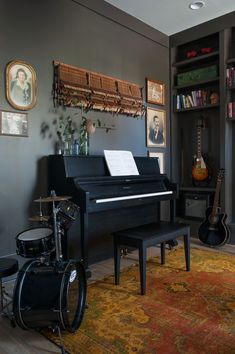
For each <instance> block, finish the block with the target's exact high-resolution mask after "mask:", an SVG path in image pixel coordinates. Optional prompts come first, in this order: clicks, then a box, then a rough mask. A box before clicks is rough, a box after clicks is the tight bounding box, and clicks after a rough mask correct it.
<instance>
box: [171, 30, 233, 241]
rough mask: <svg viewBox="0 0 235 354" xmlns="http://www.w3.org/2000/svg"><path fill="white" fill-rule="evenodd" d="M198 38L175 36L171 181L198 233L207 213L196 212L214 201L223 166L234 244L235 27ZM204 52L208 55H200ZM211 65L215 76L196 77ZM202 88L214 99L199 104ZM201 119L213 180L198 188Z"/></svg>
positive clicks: (183, 214)
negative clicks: (196, 167) (195, 175)
mask: <svg viewBox="0 0 235 354" xmlns="http://www.w3.org/2000/svg"><path fill="white" fill-rule="evenodd" d="M210 33H211V32H210ZM200 35H201V33H200ZM195 38H196V37H195V36H194V39H193V40H192V41H191V42H189V36H188V35H186V36H185V41H184V40H183V38H179V36H178V37H175V38H174V41H173V42H172V43H173V44H172V47H171V97H172V100H171V102H172V104H171V118H172V119H171V127H172V180H173V181H174V182H178V184H179V191H180V193H179V195H180V198H179V201H178V205H177V216H178V217H180V218H183V219H187V221H189V220H190V213H192V214H191V216H192V218H191V220H192V224H191V226H192V227H193V229H192V233H193V234H195V235H196V234H197V230H198V226H199V223H200V222H201V216H202V215H203V213H199V212H198V211H199V209H200V208H203V207H205V205H208V203H213V199H214V192H215V187H216V180H217V176H218V172H219V169H220V168H225V177H224V181H223V182H222V190H221V193H220V206H221V208H222V210H223V211H224V212H225V213H226V214H227V215H228V219H227V224H228V225H229V228H230V229H231V234H232V236H231V242H232V243H235V187H233V181H234V176H235V172H234V170H235V167H234V166H235V153H234V152H233V150H234V148H233V142H234V141H235V124H234V123H233V122H234V121H235V27H232V28H225V29H224V30H221V31H218V32H215V33H213V34H210V35H207V36H204V37H202V36H200V38H198V39H195ZM203 48H204V51H210V53H206V54H202V53H201V51H202V49H203ZM188 56H194V57H193V58H192V57H191V58H188ZM212 66H213V68H215V67H216V75H214V77H208V78H207V77H200V78H197V77H195V78H194V80H193V79H192V76H193V75H194V73H193V74H191V73H192V72H193V71H195V70H197V69H203V68H208V67H212ZM184 74H185V75H186V76H187V75H188V76H189V82H188V83H187V82H183V83H182V82H181V84H179V80H178V78H179V76H180V79H182V76H183V79H184ZM190 75H191V77H190ZM181 81H182V80H181ZM200 90H201V91H202V92H204V94H205V92H206V93H207V92H211V93H215V95H213V96H211V97H210V95H209V97H210V99H211V100H212V99H215V101H213V102H212V101H211V102H208V101H206V100H204V102H203V104H197V102H195V97H194V95H195V93H194V91H199V92H200ZM187 97H188V98H187ZM191 101H193V104H192V102H191ZM229 104H230V105H229ZM231 106H232V107H231ZM229 109H230V112H229ZM231 112H232V113H231ZM199 121H201V122H203V124H202V126H201V142H200V143H201V146H200V147H201V152H202V156H203V157H204V159H205V162H206V165H207V166H208V168H209V172H210V173H209V176H210V178H208V179H207V180H206V181H204V182H199V183H197V184H196V185H195V182H194V180H193V178H192V163H193V158H194V156H195V155H198V153H197V142H198V140H197V125H198V122H199ZM197 213H198V214H199V215H198V217H197ZM195 225H198V226H197V227H195Z"/></svg>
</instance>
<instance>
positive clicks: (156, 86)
mask: <svg viewBox="0 0 235 354" xmlns="http://www.w3.org/2000/svg"><path fill="white" fill-rule="evenodd" d="M146 88H147V93H146V100H147V102H148V103H153V104H158V105H161V106H163V105H164V104H165V84H164V83H163V82H161V81H156V80H151V79H147V83H146Z"/></svg>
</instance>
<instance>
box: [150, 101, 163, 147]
mask: <svg viewBox="0 0 235 354" xmlns="http://www.w3.org/2000/svg"><path fill="white" fill-rule="evenodd" d="M146 145H147V146H148V147H166V112H165V111H164V110H162V109H155V108H150V107H147V113H146Z"/></svg>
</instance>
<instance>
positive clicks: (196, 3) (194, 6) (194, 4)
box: [189, 0, 205, 10]
mask: <svg viewBox="0 0 235 354" xmlns="http://www.w3.org/2000/svg"><path fill="white" fill-rule="evenodd" d="M203 6H205V1H202V0H199V1H194V2H192V3H191V4H189V8H190V9H191V10H199V9H201V8H202V7H203Z"/></svg>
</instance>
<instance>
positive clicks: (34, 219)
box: [29, 215, 49, 222]
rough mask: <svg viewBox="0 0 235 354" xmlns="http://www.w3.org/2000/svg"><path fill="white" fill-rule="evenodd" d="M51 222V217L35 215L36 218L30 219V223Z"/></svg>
mask: <svg viewBox="0 0 235 354" xmlns="http://www.w3.org/2000/svg"><path fill="white" fill-rule="evenodd" d="M48 220H49V216H45V215H43V216H40V215H35V216H31V217H29V221H41V222H42V221H48Z"/></svg>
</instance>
